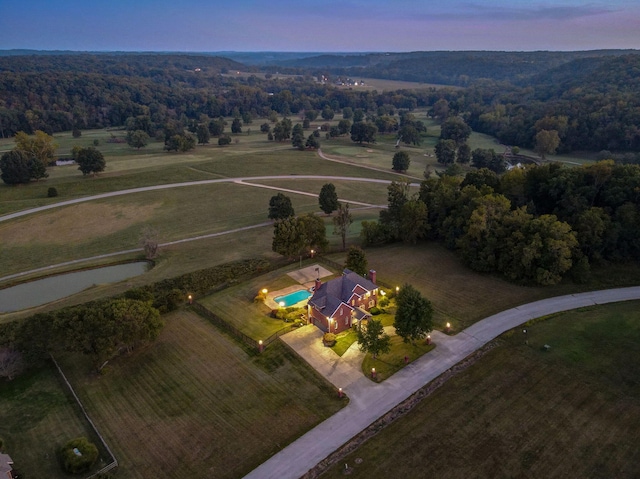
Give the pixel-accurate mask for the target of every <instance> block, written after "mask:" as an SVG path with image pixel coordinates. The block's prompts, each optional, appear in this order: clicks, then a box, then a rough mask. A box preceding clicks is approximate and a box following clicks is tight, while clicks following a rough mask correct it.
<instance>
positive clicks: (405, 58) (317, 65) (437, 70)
mask: <svg viewBox="0 0 640 479" xmlns="http://www.w3.org/2000/svg"><path fill="white" fill-rule="evenodd" d="M637 52H638V51H637V50H591V51H576V52H549V51H538V52H489V51H458V52H447V51H436V52H409V53H370V54H340V55H327V54H324V55H317V56H309V57H307V58H299V59H290V60H282V61H279V62H277V65H278V66H279V67H284V68H287V67H288V68H293V69H312V70H317V71H322V72H325V73H330V74H333V75H340V76H350V77H366V78H384V79H390V80H404V81H416V82H423V83H438V84H447V85H458V86H468V85H470V84H471V83H473V82H474V81H476V80H481V79H490V80H496V81H509V82H512V83H516V84H526V83H528V82H529V81H530V79H532V78H533V77H534V76H536V75H540V74H543V73H544V72H546V71H548V70H551V69H554V68H557V67H559V66H561V65H563V64H566V63H569V62H571V61H573V60H577V59H586V58H601V57H610V56H620V55H625V54H629V53H637Z"/></svg>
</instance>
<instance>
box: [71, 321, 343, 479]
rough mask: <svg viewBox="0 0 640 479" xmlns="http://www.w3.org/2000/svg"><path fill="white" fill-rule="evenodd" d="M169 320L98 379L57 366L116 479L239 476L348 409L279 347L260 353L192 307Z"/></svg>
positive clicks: (83, 370) (79, 370) (74, 364)
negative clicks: (103, 443) (111, 458)
mask: <svg viewBox="0 0 640 479" xmlns="http://www.w3.org/2000/svg"><path fill="white" fill-rule="evenodd" d="M165 321H166V326H165V328H164V330H163V331H162V333H161V336H160V338H159V339H158V341H157V342H156V343H154V344H153V345H151V346H149V347H148V348H146V349H145V350H142V351H139V352H136V353H134V356H135V357H124V358H122V359H120V360H116V361H114V362H112V363H111V364H110V365H108V366H107V369H108V372H107V374H105V375H103V376H101V377H96V376H95V375H93V374H90V373H89V371H88V370H87V369H86V368H82V367H79V366H78V364H79V363H78V362H75V361H74V360H73V358H71V357H70V358H66V360H65V361H63V368H64V369H65V371H66V373H67V374H68V376H69V378H70V381H71V382H72V384H73V385H74V387H75V388H76V390H77V391H78V394H79V396H80V398H81V400H82V401H83V403H84V404H85V407H86V408H87V410H88V411H90V414H91V415H92V419H93V420H94V421H95V422H96V423H97V424H98V427H99V428H100V432H101V433H102V434H103V436H105V438H106V440H107V442H108V444H109V445H110V447H111V448H112V449H113V451H114V454H115V455H116V457H117V459H118V461H119V462H120V467H119V469H118V477H119V478H123V479H129V478H148V477H166V478H178V477H185V476H188V477H216V478H238V477H242V475H244V474H246V473H248V472H249V471H250V470H251V469H253V468H254V467H256V466H257V465H258V464H260V463H261V462H263V461H264V460H265V459H267V458H268V457H269V456H270V455H271V454H273V453H274V452H276V451H278V450H279V449H281V448H282V447H284V446H285V445H286V444H287V443H289V442H291V441H292V440H294V439H295V438H296V437H298V436H299V435H301V434H302V433H304V432H306V431H307V430H308V429H310V428H311V427H313V426H314V425H315V424H317V423H319V422H320V421H322V420H323V419H325V418H327V417H329V416H330V415H332V414H334V413H335V412H336V411H337V410H339V409H340V408H341V407H342V406H343V405H344V404H345V402H343V401H341V400H339V399H338V398H337V395H335V393H334V391H333V390H332V388H331V387H330V386H328V385H327V384H326V383H325V382H324V381H323V380H321V379H320V377H319V376H317V375H316V374H315V372H313V371H312V370H310V369H309V368H308V366H307V365H306V364H303V363H302V362H301V361H300V360H299V359H298V358H297V357H295V356H293V355H292V354H291V353H289V352H288V351H287V350H286V349H284V347H283V346H282V345H280V344H279V343H276V344H274V345H272V346H271V347H270V348H268V349H267V350H266V351H265V352H264V353H263V354H262V355H256V354H255V353H253V352H252V353H248V352H247V351H245V350H243V349H242V348H240V347H239V346H238V345H237V344H236V343H235V342H234V341H232V340H230V339H229V338H228V337H227V336H225V335H224V334H222V333H221V332H220V331H218V330H217V329H216V328H215V327H214V326H212V325H211V324H210V323H208V322H207V320H206V319H204V318H202V317H200V316H198V315H196V314H194V313H191V312H189V311H179V312H176V313H172V314H170V315H168V316H166V317H165Z"/></svg>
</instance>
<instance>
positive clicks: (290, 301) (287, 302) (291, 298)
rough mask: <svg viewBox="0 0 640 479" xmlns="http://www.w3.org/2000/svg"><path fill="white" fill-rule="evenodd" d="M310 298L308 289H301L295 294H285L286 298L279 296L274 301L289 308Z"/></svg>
mask: <svg viewBox="0 0 640 479" xmlns="http://www.w3.org/2000/svg"><path fill="white" fill-rule="evenodd" d="M310 296H311V293H310V292H309V291H307V290H306V289H299V290H298V291H294V292H293V293H289V294H285V295H284V296H278V297H276V298H274V301H275V302H276V303H278V304H280V302H283V303H284V307H285V308H288V307H289V306H291V305H294V304H296V303H299V302H300V301H304V300H305V299H308V298H309V297H310Z"/></svg>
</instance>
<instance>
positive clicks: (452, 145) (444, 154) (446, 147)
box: [434, 140, 456, 165]
mask: <svg viewBox="0 0 640 479" xmlns="http://www.w3.org/2000/svg"><path fill="white" fill-rule="evenodd" d="M434 151H435V153H436V158H437V160H438V163H440V164H443V165H451V164H453V163H454V162H455V161H456V142H455V141H453V140H439V141H438V143H436V147H435V148H434Z"/></svg>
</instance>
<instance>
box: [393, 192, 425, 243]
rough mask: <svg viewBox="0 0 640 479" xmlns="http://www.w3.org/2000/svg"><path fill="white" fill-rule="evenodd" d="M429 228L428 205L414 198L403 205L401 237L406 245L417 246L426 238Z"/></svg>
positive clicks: (400, 227)
mask: <svg viewBox="0 0 640 479" xmlns="http://www.w3.org/2000/svg"><path fill="white" fill-rule="evenodd" d="M428 228H429V223H428V218H427V205H425V204H424V202H422V201H421V200H420V199H418V198H413V199H410V200H409V201H407V202H406V203H405V204H404V205H402V209H401V210H400V225H399V236H400V239H402V241H404V242H405V243H410V244H415V243H416V242H417V241H418V239H421V238H424V237H425V236H426V234H427V230H428Z"/></svg>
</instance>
